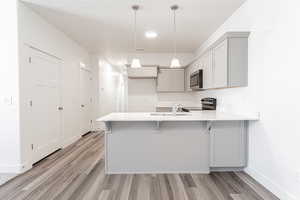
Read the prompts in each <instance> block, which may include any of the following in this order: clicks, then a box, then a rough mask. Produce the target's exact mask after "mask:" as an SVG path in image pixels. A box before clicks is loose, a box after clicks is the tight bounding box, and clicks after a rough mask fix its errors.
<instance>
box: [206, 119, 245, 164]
mask: <svg viewBox="0 0 300 200" xmlns="http://www.w3.org/2000/svg"><path fill="white" fill-rule="evenodd" d="M210 133H211V134H210V145H211V155H210V166H211V167H244V166H245V165H246V130H245V124H244V122H243V121H228V122H215V123H213V125H212V128H211V132H210Z"/></svg>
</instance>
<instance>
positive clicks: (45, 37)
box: [19, 3, 90, 168]
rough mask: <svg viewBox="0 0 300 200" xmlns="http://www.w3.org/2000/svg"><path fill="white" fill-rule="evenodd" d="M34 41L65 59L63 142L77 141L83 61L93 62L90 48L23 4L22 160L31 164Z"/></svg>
mask: <svg viewBox="0 0 300 200" xmlns="http://www.w3.org/2000/svg"><path fill="white" fill-rule="evenodd" d="M26 44H30V45H32V46H34V47H36V48H38V49H41V50H43V51H45V52H47V53H50V54H52V55H55V56H56V57H58V58H60V59H62V60H63V67H62V104H63V106H64V111H63V117H62V118H63V119H62V122H63V123H62V134H63V141H62V143H63V145H64V146H66V145H68V144H70V143H71V142H74V141H75V140H76V139H78V138H79V137H80V135H81V133H80V96H79V92H78V91H80V65H79V63H80V62H83V63H85V64H86V65H87V66H89V65H90V63H89V62H90V58H89V54H88V52H87V51H86V50H85V49H84V48H82V47H81V46H80V45H78V44H77V43H76V42H74V41H73V40H71V39H70V38H69V37H67V36H66V35H65V34H64V33H63V32H61V31H59V30H58V29H57V28H55V27H54V26H53V25H51V24H50V23H48V22H47V21H45V20H44V19H43V18H41V17H40V16H39V15H38V14H36V13H35V12H33V11H32V10H31V9H29V8H28V7H26V5H25V4H24V3H20V4H19V46H20V83H21V93H20V95H21V146H22V149H21V152H22V160H21V162H22V164H23V165H25V168H28V167H30V165H31V164H32V163H31V149H30V144H31V142H30V140H31V137H33V136H32V135H31V133H30V131H28V127H27V123H26V118H27V113H26V108H27V105H28V100H26V94H27V92H28V89H27V82H26V81H25V80H24V74H25V73H26V62H28V57H27V52H28V47H27V45H26Z"/></svg>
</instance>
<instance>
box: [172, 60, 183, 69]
mask: <svg viewBox="0 0 300 200" xmlns="http://www.w3.org/2000/svg"><path fill="white" fill-rule="evenodd" d="M179 67H181V65H180V62H179V60H178V59H177V58H173V59H172V61H171V68H179Z"/></svg>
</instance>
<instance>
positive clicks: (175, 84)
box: [157, 68, 185, 92]
mask: <svg viewBox="0 0 300 200" xmlns="http://www.w3.org/2000/svg"><path fill="white" fill-rule="evenodd" d="M184 82H185V79H184V69H167V68H160V69H159V70H158V77H157V91H158V92H184V89H185V87H184Z"/></svg>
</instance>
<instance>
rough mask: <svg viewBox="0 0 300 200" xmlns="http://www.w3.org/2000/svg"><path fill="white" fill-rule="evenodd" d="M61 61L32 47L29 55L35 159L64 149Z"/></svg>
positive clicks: (34, 160) (37, 159) (31, 117)
mask: <svg viewBox="0 0 300 200" xmlns="http://www.w3.org/2000/svg"><path fill="white" fill-rule="evenodd" d="M61 66H62V63H61V61H60V60H58V59H56V58H54V57H52V56H49V55H47V54H44V53H42V52H39V51H35V50H32V51H31V55H30V57H29V69H28V70H29V72H30V73H29V77H30V80H29V81H30V91H29V92H30V97H31V100H30V102H29V104H30V109H31V110H30V113H31V114H30V119H31V120H30V122H31V123H30V124H31V132H32V150H33V152H34V153H33V162H36V161H39V160H41V159H42V158H44V157H45V156H47V155H48V154H51V153H52V152H54V151H56V150H57V149H59V148H61V110H60V109H59V107H60V106H61Z"/></svg>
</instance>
